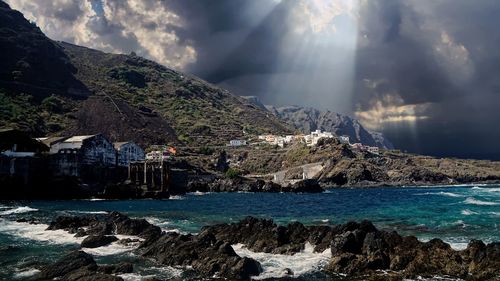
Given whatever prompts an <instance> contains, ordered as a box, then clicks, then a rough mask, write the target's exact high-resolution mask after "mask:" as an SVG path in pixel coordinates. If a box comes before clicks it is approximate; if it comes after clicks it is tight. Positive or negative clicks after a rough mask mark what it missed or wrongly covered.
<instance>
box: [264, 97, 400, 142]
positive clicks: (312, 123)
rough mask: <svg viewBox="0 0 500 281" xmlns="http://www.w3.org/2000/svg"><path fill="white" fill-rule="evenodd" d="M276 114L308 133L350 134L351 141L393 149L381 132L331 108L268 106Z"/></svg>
mask: <svg viewBox="0 0 500 281" xmlns="http://www.w3.org/2000/svg"><path fill="white" fill-rule="evenodd" d="M266 108H267V109H268V110H269V111H270V112H272V113H273V114H274V115H276V116H278V117H279V118H281V119H282V120H283V121H285V122H288V123H290V124H292V125H294V126H295V128H297V129H299V130H300V131H302V132H304V133H306V134H308V133H310V132H312V131H315V130H322V131H328V132H333V133H335V134H337V135H339V136H340V135H347V136H349V138H350V140H351V143H356V142H360V143H363V144H365V145H370V146H378V147H380V148H385V149H393V148H394V146H393V144H392V143H391V142H390V141H389V140H388V139H386V138H385V137H384V136H383V135H382V134H381V133H378V132H372V131H369V130H367V129H365V128H364V127H363V125H361V123H359V121H358V120H356V119H353V118H351V117H349V116H346V115H341V114H338V113H335V112H332V111H329V110H326V111H321V110H318V109H315V108H311V107H300V106H287V107H274V106H266Z"/></svg>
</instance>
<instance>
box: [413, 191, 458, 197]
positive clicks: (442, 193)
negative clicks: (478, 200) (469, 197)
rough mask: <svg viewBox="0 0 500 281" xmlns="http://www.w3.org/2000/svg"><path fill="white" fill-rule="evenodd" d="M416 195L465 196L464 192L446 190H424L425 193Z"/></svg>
mask: <svg viewBox="0 0 500 281" xmlns="http://www.w3.org/2000/svg"><path fill="white" fill-rule="evenodd" d="M415 195H443V196H447V197H455V198H458V197H465V196H464V195H462V194H457V193H453V192H444V191H440V192H424V193H417V194H415Z"/></svg>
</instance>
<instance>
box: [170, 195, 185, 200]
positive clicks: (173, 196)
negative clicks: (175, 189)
mask: <svg viewBox="0 0 500 281" xmlns="http://www.w3.org/2000/svg"><path fill="white" fill-rule="evenodd" d="M168 199H169V200H184V196H180V195H172V196H170V197H168Z"/></svg>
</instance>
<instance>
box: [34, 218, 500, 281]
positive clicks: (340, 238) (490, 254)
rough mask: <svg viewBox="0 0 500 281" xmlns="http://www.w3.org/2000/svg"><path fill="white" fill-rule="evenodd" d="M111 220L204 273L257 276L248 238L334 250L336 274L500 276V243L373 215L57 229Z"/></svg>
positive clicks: (76, 268) (67, 221) (254, 245)
mask: <svg viewBox="0 0 500 281" xmlns="http://www.w3.org/2000/svg"><path fill="white" fill-rule="evenodd" d="M111 222H113V224H114V226H115V228H114V229H115V231H113V232H116V233H122V234H130V235H138V236H141V237H143V238H144V239H146V240H145V241H144V242H143V243H142V244H141V245H140V246H139V248H138V249H137V250H136V251H137V253H138V254H139V255H142V256H143V257H146V258H151V259H154V260H156V261H157V262H158V263H160V264H163V265H168V266H181V267H191V268H192V269H193V270H194V271H196V272H197V273H198V274H199V275H200V276H202V277H213V276H217V277H220V278H227V279H249V278H251V277H252V276H258V275H259V274H260V273H261V272H262V267H261V265H260V263H259V262H258V261H256V260H254V259H252V258H248V257H240V256H238V254H237V253H236V252H235V251H234V249H233V247H232V246H231V245H234V244H244V245H245V246H246V247H247V248H248V249H250V250H252V251H254V252H265V253H271V254H286V255H293V254H295V253H298V252H300V251H302V250H303V249H305V246H306V243H309V244H311V245H313V247H314V251H315V252H318V253H322V252H324V251H330V252H331V255H332V257H331V260H330V262H329V263H328V264H327V265H326V267H325V268H324V269H323V270H324V271H326V272H331V273H335V274H339V273H340V274H346V275H348V276H358V277H363V278H367V277H369V278H372V279H373V278H375V279H377V278H391V280H402V279H404V278H417V277H418V276H422V277H433V276H448V277H453V278H461V279H466V280H498V278H500V243H498V242H495V243H490V244H488V245H486V244H484V243H483V242H482V241H478V240H473V241H471V242H470V243H469V245H468V247H467V248H466V249H465V250H461V251H457V250H454V249H452V248H451V247H450V245H449V244H447V243H445V242H443V241H442V240H440V239H433V240H430V241H429V242H421V241H419V240H418V239H417V238H416V237H414V236H401V235H399V234H398V233H396V232H394V231H392V232H389V231H381V230H378V229H377V228H376V227H375V226H374V225H373V224H372V223H371V222H369V221H366V220H365V221H362V222H360V223H357V222H348V223H345V224H339V225H332V226H330V225H316V226H305V225H303V224H301V223H299V222H293V223H290V224H288V225H287V226H283V225H277V224H275V223H274V222H273V221H272V220H266V219H257V218H253V217H247V218H245V219H243V220H241V221H240V222H238V223H232V224H217V225H213V226H207V227H204V228H202V230H201V231H200V233H199V234H197V235H191V234H179V233H165V232H159V229H157V227H155V226H153V225H151V224H149V223H148V222H146V221H143V220H134V219H130V218H128V217H126V216H125V215H122V214H119V213H110V214H108V215H105V216H101V217H72V218H70V217H60V218H58V219H56V221H54V222H53V223H52V224H51V227H50V229H66V230H68V231H73V232H75V228H77V229H78V228H80V227H84V226H85V227H86V231H88V232H92V233H100V234H99V235H109V234H110V232H109V231H108V228H107V227H108V225H107V224H108V223H111ZM76 233H78V232H76ZM91 237H92V236H91ZM101 238H102V237H101ZM93 239H94V238H93ZM96 239H97V238H96ZM132 271H133V267H132V265H131V264H127V263H123V264H118V265H108V266H98V265H97V264H96V263H95V261H94V260H93V259H92V257H91V256H89V255H87V254H86V253H84V252H82V251H76V252H72V253H70V254H68V255H67V256H66V257H64V258H63V259H61V260H60V261H58V262H56V263H55V264H53V265H49V266H46V267H44V268H43V269H42V271H41V276H43V277H44V278H49V279H50V278H61V279H62V280H91V279H92V278H97V277H99V278H98V279H99V280H120V279H116V278H115V276H110V275H109V274H116V273H120V272H121V273H124V272H132ZM384 272H389V275H384ZM113 278H115V279H113ZM495 278H496V279H495Z"/></svg>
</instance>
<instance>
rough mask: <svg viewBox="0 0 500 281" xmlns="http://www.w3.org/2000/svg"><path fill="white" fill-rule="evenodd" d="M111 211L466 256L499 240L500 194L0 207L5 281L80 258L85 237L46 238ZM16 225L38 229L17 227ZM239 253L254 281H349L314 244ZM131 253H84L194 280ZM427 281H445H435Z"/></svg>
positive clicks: (193, 226)
mask: <svg viewBox="0 0 500 281" xmlns="http://www.w3.org/2000/svg"><path fill="white" fill-rule="evenodd" d="M111 211H119V212H122V213H124V214H126V215H128V216H130V217H133V218H144V219H146V220H148V221H149V222H150V223H153V224H155V225H158V226H160V227H161V228H162V229H163V230H165V231H174V232H180V233H197V232H199V231H200V229H201V228H202V227H203V226H206V225H213V224H217V223H231V222H237V221H239V220H240V219H242V218H244V217H246V216H255V217H259V218H271V219H273V220H274V221H275V222H276V223H278V224H283V225H286V224H288V223H290V222H294V221H299V222H302V223H304V224H306V225H330V224H339V223H345V222H348V221H351V220H354V221H360V220H363V219H368V220H370V221H372V222H373V223H374V225H375V226H376V227H378V228H379V229H387V230H396V231H398V232H399V233H400V234H403V235H415V236H416V237H417V238H418V239H419V240H421V241H428V240H430V239H432V238H440V239H442V240H444V241H445V242H447V243H449V244H450V245H451V247H453V248H454V249H464V248H465V247H466V246H467V244H468V242H469V241H470V240H471V239H481V240H483V241H485V242H486V243H490V242H493V241H500V185H474V186H433V187H397V188H396V187H387V188H380V187H377V188H363V189H329V190H327V191H325V192H323V193H318V194H292V193H191V194H187V195H185V196H176V197H173V198H170V199H168V200H98V199H91V200H70V201H15V202H7V201H0V280H29V279H30V278H33V276H36V274H37V273H38V269H37V268H36V265H37V264H39V263H51V262H54V261H55V260H57V259H59V258H61V257H62V256H63V255H64V254H66V253H68V252H69V251H71V250H75V249H79V243H80V242H81V241H82V239H83V238H75V237H73V235H72V234H69V233H67V232H65V231H62V230H56V231H50V230H46V228H47V226H48V224H49V223H50V221H51V220H53V219H54V218H56V217H57V216H60V215H88V214H106V213H108V212H111ZM20 218H26V219H28V220H30V219H35V220H38V221H39V222H40V223H39V224H29V223H22V222H16V220H18V219H20ZM119 238H125V237H119ZM233 247H234V249H235V251H236V252H237V253H238V254H239V255H241V256H249V257H252V258H255V259H256V260H258V261H259V262H260V263H261V264H262V266H263V270H264V272H263V273H262V274H261V275H260V276H259V277H258V278H256V279H265V280H276V279H279V278H281V277H283V275H284V272H285V269H286V268H288V269H291V270H292V271H293V272H294V278H293V279H294V280H351V279H349V278H348V277H344V276H342V275H331V274H325V273H323V272H322V271H321V269H322V268H323V267H324V266H325V265H326V264H327V263H328V261H329V259H330V258H331V253H330V252H329V251H328V250H327V251H325V252H323V253H314V252H313V250H312V246H311V245H306V247H305V249H304V250H303V251H302V252H301V253H298V254H295V255H293V256H288V255H273V254H264V253H254V252H252V251H249V250H248V249H246V248H245V247H244V245H239V244H238V245H233ZM134 249H135V246H134V245H129V246H123V245H120V244H118V243H116V242H115V243H112V244H111V245H108V246H104V247H100V248H95V249H84V250H85V251H86V252H88V253H89V254H92V255H93V256H94V257H95V259H96V261H97V262H98V263H100V264H111V263H116V262H118V261H129V262H132V263H133V264H134V270H135V272H134V273H131V274H122V275H120V276H121V277H122V278H123V279H125V280H142V279H144V278H146V277H153V276H155V277H157V278H159V279H162V280H188V279H196V275H195V274H194V273H193V272H192V270H191V269H189V268H174V267H166V266H162V265H159V264H157V263H155V262H154V261H152V260H148V259H144V258H141V257H140V256H138V255H137V254H136V253H135V252H134ZM196 280H199V279H196ZM287 280H289V279H287ZM419 280H422V279H419ZM427 280H448V279H446V278H443V277H438V276H437V277H435V278H432V279H427Z"/></svg>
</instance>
